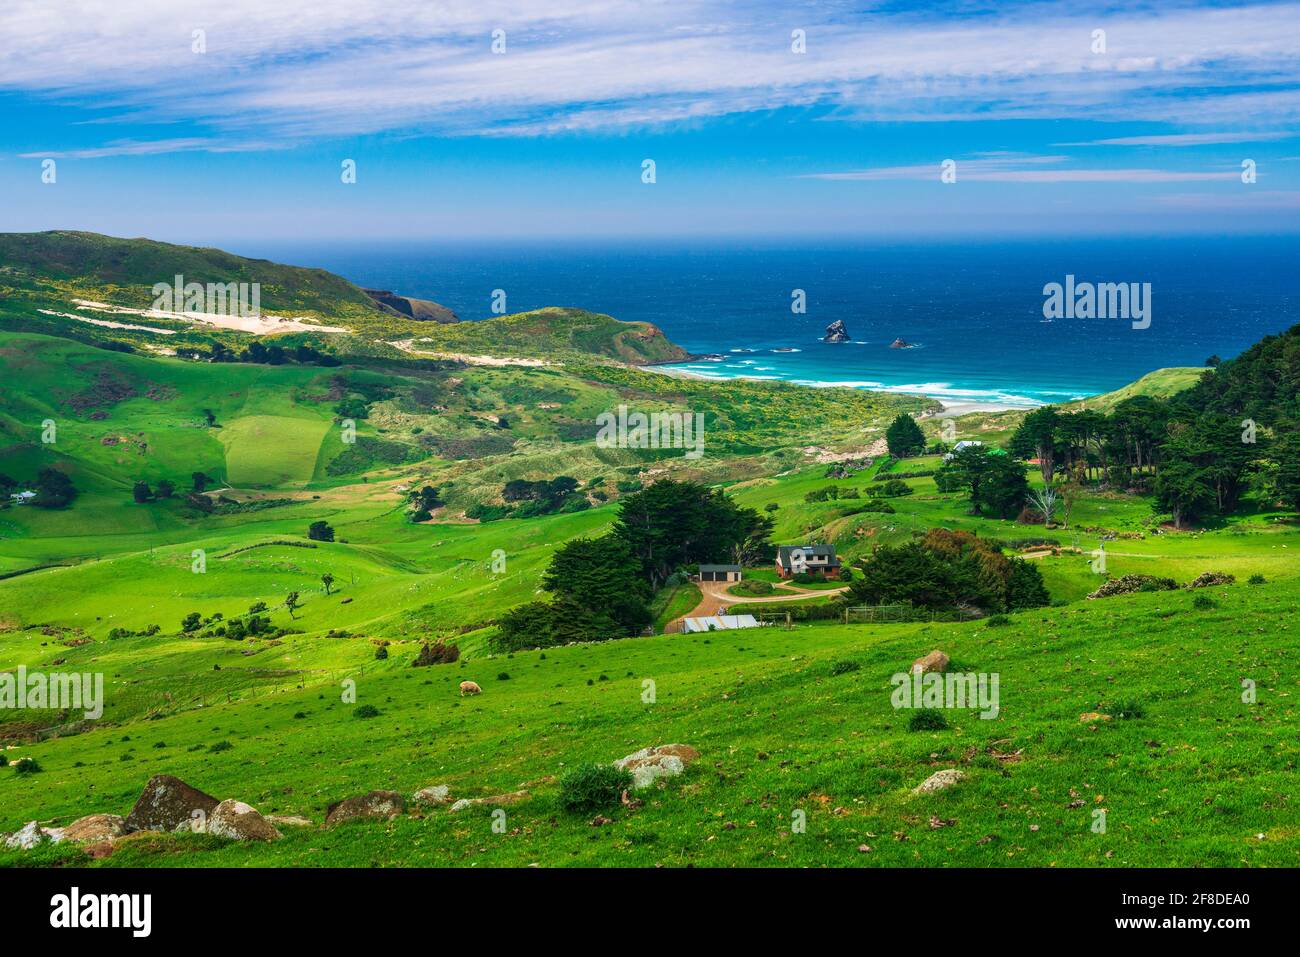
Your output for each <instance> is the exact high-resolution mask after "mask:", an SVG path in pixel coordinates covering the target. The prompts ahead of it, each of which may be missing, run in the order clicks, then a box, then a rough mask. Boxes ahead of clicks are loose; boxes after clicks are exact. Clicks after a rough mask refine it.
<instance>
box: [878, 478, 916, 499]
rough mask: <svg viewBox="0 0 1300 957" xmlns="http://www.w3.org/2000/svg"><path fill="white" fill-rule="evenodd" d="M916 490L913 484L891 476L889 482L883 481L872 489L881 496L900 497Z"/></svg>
mask: <svg viewBox="0 0 1300 957" xmlns="http://www.w3.org/2000/svg"><path fill="white" fill-rule="evenodd" d="M915 491H916V490H915V489H914V488H912V486H910V485H908V484H907V483H906V482H904V481H903V480H902V479H897V478H891V479H889V480H888V481H887V482H882V483H881V484H880V486H879V488H875V487H873V488H872V489H871V492H872V494H873V495H879V496H880V497H881V498H899V497H901V496H903V495H911V494H912V493H913V492H915Z"/></svg>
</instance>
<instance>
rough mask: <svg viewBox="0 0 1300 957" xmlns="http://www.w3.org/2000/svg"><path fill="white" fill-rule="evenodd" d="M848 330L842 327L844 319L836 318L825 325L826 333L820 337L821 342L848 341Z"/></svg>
mask: <svg viewBox="0 0 1300 957" xmlns="http://www.w3.org/2000/svg"><path fill="white" fill-rule="evenodd" d="M849 341H851V340H850V337H849V330H848V329H846V328H844V320H843V319H836V320H835V321H834V322H832V323H831V324H830V325H829V326H827V327H826V335H824V336H823V337H822V342H849Z"/></svg>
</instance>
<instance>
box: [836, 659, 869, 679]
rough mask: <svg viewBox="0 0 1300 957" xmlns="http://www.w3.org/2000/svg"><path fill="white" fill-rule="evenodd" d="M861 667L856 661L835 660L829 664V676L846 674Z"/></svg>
mask: <svg viewBox="0 0 1300 957" xmlns="http://www.w3.org/2000/svg"><path fill="white" fill-rule="evenodd" d="M861 667H862V666H861V665H860V664H858V663H857V662H856V661H837V662H835V663H834V664H833V665H831V677H832V678H834V677H835V676H837V675H846V674H848V673H849V672H850V671H857V670H858V669H859V668H861Z"/></svg>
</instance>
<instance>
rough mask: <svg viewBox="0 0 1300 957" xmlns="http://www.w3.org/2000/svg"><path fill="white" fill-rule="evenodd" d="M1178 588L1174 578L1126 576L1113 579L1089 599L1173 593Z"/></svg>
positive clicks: (1090, 595)
mask: <svg viewBox="0 0 1300 957" xmlns="http://www.w3.org/2000/svg"><path fill="white" fill-rule="evenodd" d="M1177 587H1178V583H1177V582H1176V581H1174V580H1173V579H1172V578H1158V577H1156V576H1154V575H1124V576H1122V577H1120V578H1112V579H1111V580H1110V581H1108V582H1106V583H1105V584H1104V585H1102V586H1101V587H1100V588H1098V589H1097V590H1096V591H1094V592H1092V593H1091V594H1089V595H1088V597H1089V598H1109V597H1111V596H1112V595H1130V594H1133V593H1134V592H1144V591H1172V590H1173V589H1175V588H1177Z"/></svg>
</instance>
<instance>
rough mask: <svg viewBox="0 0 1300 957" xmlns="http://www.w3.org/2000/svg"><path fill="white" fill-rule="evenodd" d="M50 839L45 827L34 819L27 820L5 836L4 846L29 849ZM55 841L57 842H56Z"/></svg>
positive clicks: (13, 848) (11, 848) (12, 848)
mask: <svg viewBox="0 0 1300 957" xmlns="http://www.w3.org/2000/svg"><path fill="white" fill-rule="evenodd" d="M48 840H51V837H50V835H49V834H48V833H46V831H45V829H44V828H43V827H41V826H40V825H39V824H37V823H36V822H35V821H28V822H27V823H26V824H24V825H23V826H22V827H20V828H19V829H18V830H16V831H14V832H13V833H12V834H10V835H9V836H8V837H6V838H5V847H7V848H9V849H10V850H11V851H12V850H23V851H30V850H31V849H32V848H33V847H35V846H36V845H37V844H43V843H45V842H46V841H48ZM56 843H57V842H56Z"/></svg>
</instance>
